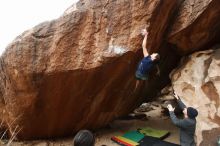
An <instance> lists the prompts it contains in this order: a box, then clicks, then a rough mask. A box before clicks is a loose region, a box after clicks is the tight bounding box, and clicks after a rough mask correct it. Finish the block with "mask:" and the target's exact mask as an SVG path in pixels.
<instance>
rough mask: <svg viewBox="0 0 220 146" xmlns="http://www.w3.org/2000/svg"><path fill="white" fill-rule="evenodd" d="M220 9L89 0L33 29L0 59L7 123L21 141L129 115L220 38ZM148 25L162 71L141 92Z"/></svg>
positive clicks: (160, 1)
mask: <svg viewBox="0 0 220 146" xmlns="http://www.w3.org/2000/svg"><path fill="white" fill-rule="evenodd" d="M219 7H220V3H219V0H196V1H192V0H138V1H137V0H81V1H79V2H78V3H76V4H74V5H73V6H71V7H70V8H68V9H67V10H66V11H65V12H64V14H63V15H62V16H61V17H60V18H58V19H56V20H52V21H50V22H44V23H41V24H39V25H37V26H36V27H34V28H32V29H30V30H27V31H25V32H24V33H23V34H21V35H20V36H18V37H17V38H16V39H15V40H14V41H13V42H12V43H11V44H10V45H9V46H8V47H7V49H6V51H5V52H4V54H3V55H2V56H1V58H0V81H1V82H0V119H1V121H2V123H3V128H5V129H7V131H8V133H9V136H11V135H12V134H13V133H18V134H17V138H19V139H34V138H48V137H58V136H65V135H69V134H72V133H74V132H76V131H78V130H79V129H82V128H89V129H96V128H99V127H103V126H105V125H107V124H108V123H109V122H110V121H112V120H113V119H115V118H117V117H119V116H122V115H125V114H128V113H129V112H130V111H132V110H133V109H134V108H135V107H136V106H137V105H139V104H140V103H141V101H143V100H146V99H149V98H151V97H154V96H155V95H156V94H157V93H158V91H160V90H161V89H162V88H163V87H164V86H165V85H167V83H169V78H168V75H169V73H170V72H171V70H172V69H173V68H174V67H175V66H176V65H177V64H178V62H179V59H180V58H181V57H180V56H182V55H185V54H188V53H191V52H194V51H197V50H201V49H206V48H209V47H210V46H213V45H214V44H216V43H217V42H219V40H218V38H219V37H218V36H220V35H219V34H220V33H219V32H220V30H219V28H220V27H219V25H220V24H219V23H220V21H219V20H220V19H219V14H220V13H219V9H218V8H219ZM144 27H147V30H148V32H149V38H148V40H147V41H148V43H147V46H148V50H149V52H150V53H153V52H159V53H160V55H161V61H160V62H159V67H160V70H161V75H160V77H158V76H155V72H154V70H152V72H151V74H150V79H149V80H148V81H146V83H145V84H144V85H143V86H141V87H140V88H139V89H138V90H137V91H138V92H135V93H134V92H133V90H134V88H135V82H136V80H135V77H134V73H135V70H136V67H137V64H138V61H139V60H140V59H141V58H142V57H143V55H142V50H141V43H142V39H143V37H142V36H141V35H140V31H141V29H142V28H144ZM213 70H214V69H213ZM189 75H190V74H189ZM212 87H213V86H212V84H209V83H208V84H207V85H205V86H204V87H203V88H204V89H203V90H204V92H206V93H208V91H209V90H213V88H212ZM212 96H215V97H214V98H215V99H216V94H213V95H210V96H209V98H210V99H211V98H213V97H212ZM195 100H196V98H195ZM208 101H209V100H207V102H208ZM213 128H214V126H213Z"/></svg>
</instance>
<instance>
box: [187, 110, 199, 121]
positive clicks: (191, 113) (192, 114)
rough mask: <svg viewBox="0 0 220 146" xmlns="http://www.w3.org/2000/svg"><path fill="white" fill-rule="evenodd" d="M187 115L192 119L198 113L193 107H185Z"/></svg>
mask: <svg viewBox="0 0 220 146" xmlns="http://www.w3.org/2000/svg"><path fill="white" fill-rule="evenodd" d="M187 115H188V117H189V118H191V119H193V118H195V117H196V116H197V115H198V111H197V110H196V109H194V108H193V107H188V108H187Z"/></svg>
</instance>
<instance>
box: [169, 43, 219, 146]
mask: <svg viewBox="0 0 220 146" xmlns="http://www.w3.org/2000/svg"><path fill="white" fill-rule="evenodd" d="M217 48H218V49H217V50H207V51H201V52H196V53H194V54H192V55H190V56H189V57H186V58H185V59H183V60H182V61H183V63H184V64H181V65H180V67H179V68H178V69H176V70H174V71H173V72H172V74H171V79H172V86H173V88H174V90H175V91H176V92H177V93H178V95H180V97H182V99H183V101H184V102H185V103H186V105H187V106H193V107H195V108H197V109H198V110H199V115H198V118H197V129H196V137H197V143H198V144H200V143H201V146H207V144H209V145H216V141H217V136H218V135H219V133H218V131H219V130H220V82H219V81H220V80H219V79H220V76H219V72H220V47H217Z"/></svg>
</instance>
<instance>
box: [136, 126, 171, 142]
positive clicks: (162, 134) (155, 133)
mask: <svg viewBox="0 0 220 146" xmlns="http://www.w3.org/2000/svg"><path fill="white" fill-rule="evenodd" d="M137 130H138V132H140V133H141V134H143V135H145V136H151V137H155V138H160V139H164V138H166V137H167V136H168V135H169V134H170V133H169V132H168V131H166V130H157V129H153V128H149V127H146V128H139V129H137Z"/></svg>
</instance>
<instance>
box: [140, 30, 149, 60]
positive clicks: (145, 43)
mask: <svg viewBox="0 0 220 146" xmlns="http://www.w3.org/2000/svg"><path fill="white" fill-rule="evenodd" d="M143 34H144V40H143V43H142V48H143V54H144V57H147V56H148V55H149V53H148V51H147V35H148V33H147V31H146V30H143Z"/></svg>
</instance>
